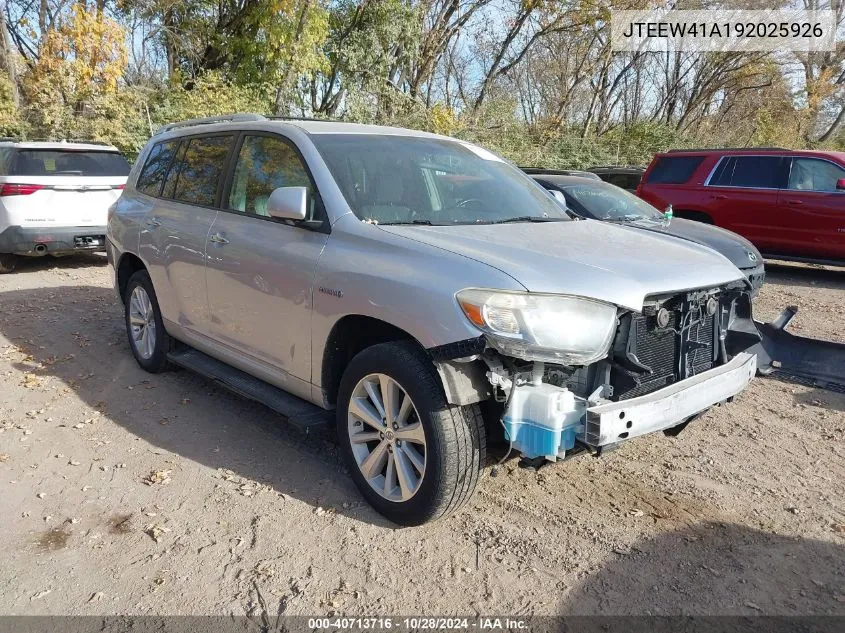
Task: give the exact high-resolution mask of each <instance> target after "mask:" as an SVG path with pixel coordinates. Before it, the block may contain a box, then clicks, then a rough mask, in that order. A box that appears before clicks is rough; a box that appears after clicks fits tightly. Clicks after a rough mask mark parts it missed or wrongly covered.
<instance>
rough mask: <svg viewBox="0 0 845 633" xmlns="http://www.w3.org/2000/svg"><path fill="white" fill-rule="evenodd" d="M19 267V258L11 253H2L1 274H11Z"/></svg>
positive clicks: (0, 258)
mask: <svg viewBox="0 0 845 633" xmlns="http://www.w3.org/2000/svg"><path fill="white" fill-rule="evenodd" d="M17 265H18V256H17V255H13V254H11V253H0V274H3V273H11V272H13V271H14V270H15V268H16V267H17Z"/></svg>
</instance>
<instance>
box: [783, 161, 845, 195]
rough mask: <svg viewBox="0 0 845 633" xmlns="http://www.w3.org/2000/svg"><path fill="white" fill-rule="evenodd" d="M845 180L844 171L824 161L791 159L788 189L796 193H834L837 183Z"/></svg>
mask: <svg viewBox="0 0 845 633" xmlns="http://www.w3.org/2000/svg"><path fill="white" fill-rule="evenodd" d="M842 178H845V169H842V167H840V166H839V165H834V164H833V163H829V162H828V161H826V160H819V159H816V158H793V159H792V169H791V170H790V172H789V188H790V189H795V190H797V191H836V190H837V189H836V183H837V181H839V180H841V179H842Z"/></svg>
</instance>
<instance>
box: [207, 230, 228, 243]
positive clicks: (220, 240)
mask: <svg viewBox="0 0 845 633" xmlns="http://www.w3.org/2000/svg"><path fill="white" fill-rule="evenodd" d="M208 240H209V241H210V242H214V243H215V244H228V243H229V240H227V239H226V238H225V237H223V236H222V235H221V234H220V233H215V234H214V235H212V236H211V237H210V238H208Z"/></svg>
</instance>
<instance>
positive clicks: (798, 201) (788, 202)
mask: <svg viewBox="0 0 845 633" xmlns="http://www.w3.org/2000/svg"><path fill="white" fill-rule="evenodd" d="M786 204H791V205H792V206H793V207H797V206H800V205H802V204H804V203H803V202H801V201H800V200H787V201H786Z"/></svg>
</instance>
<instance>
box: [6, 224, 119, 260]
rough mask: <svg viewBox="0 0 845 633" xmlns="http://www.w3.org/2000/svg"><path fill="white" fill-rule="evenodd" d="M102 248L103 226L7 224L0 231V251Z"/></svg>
mask: <svg viewBox="0 0 845 633" xmlns="http://www.w3.org/2000/svg"><path fill="white" fill-rule="evenodd" d="M42 246H43V248H42ZM105 250H106V227H105V226H62V227H55V228H53V227H22V226H10V227H8V228H7V229H5V230H4V231H3V232H2V233H0V253H13V254H15V255H30V256H39V255H48V254H67V253H76V252H93V251H105Z"/></svg>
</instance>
